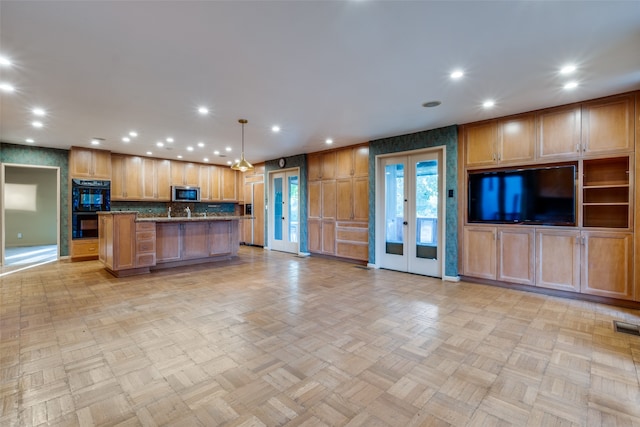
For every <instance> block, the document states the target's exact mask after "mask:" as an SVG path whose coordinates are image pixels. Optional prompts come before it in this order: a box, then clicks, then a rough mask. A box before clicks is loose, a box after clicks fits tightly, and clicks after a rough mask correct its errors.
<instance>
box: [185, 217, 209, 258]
mask: <svg viewBox="0 0 640 427" xmlns="http://www.w3.org/2000/svg"><path fill="white" fill-rule="evenodd" d="M180 226H181V227H182V230H181V239H180V240H181V241H182V243H181V247H182V253H181V259H194V258H205V257H208V256H209V236H208V233H207V231H208V229H209V223H208V222H185V223H182V224H180Z"/></svg>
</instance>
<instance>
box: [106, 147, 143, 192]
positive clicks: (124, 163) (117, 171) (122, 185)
mask: <svg viewBox="0 0 640 427" xmlns="http://www.w3.org/2000/svg"><path fill="white" fill-rule="evenodd" d="M111 175H112V176H111V178H112V179H111V199H112V200H142V199H143V195H144V183H143V179H144V170H143V163H142V158H141V157H138V156H125V155H119V154H114V155H112V156H111Z"/></svg>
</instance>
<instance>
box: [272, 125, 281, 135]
mask: <svg viewBox="0 0 640 427" xmlns="http://www.w3.org/2000/svg"><path fill="white" fill-rule="evenodd" d="M271 132H275V133H278V132H280V126H278V125H273V126H272V127H271Z"/></svg>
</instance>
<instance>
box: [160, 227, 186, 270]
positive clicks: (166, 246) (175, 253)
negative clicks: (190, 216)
mask: <svg viewBox="0 0 640 427" xmlns="http://www.w3.org/2000/svg"><path fill="white" fill-rule="evenodd" d="M180 259H182V251H181V242H180V223H173V222H158V223H156V263H158V264H160V263H163V262H171V261H180Z"/></svg>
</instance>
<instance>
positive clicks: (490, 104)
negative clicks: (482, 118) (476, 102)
mask: <svg viewBox="0 0 640 427" xmlns="http://www.w3.org/2000/svg"><path fill="white" fill-rule="evenodd" d="M494 105H496V102H495V101H494V100H493V99H487V100H486V101H484V102H483V103H482V106H483V107H484V108H491V107H493V106H494Z"/></svg>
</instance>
